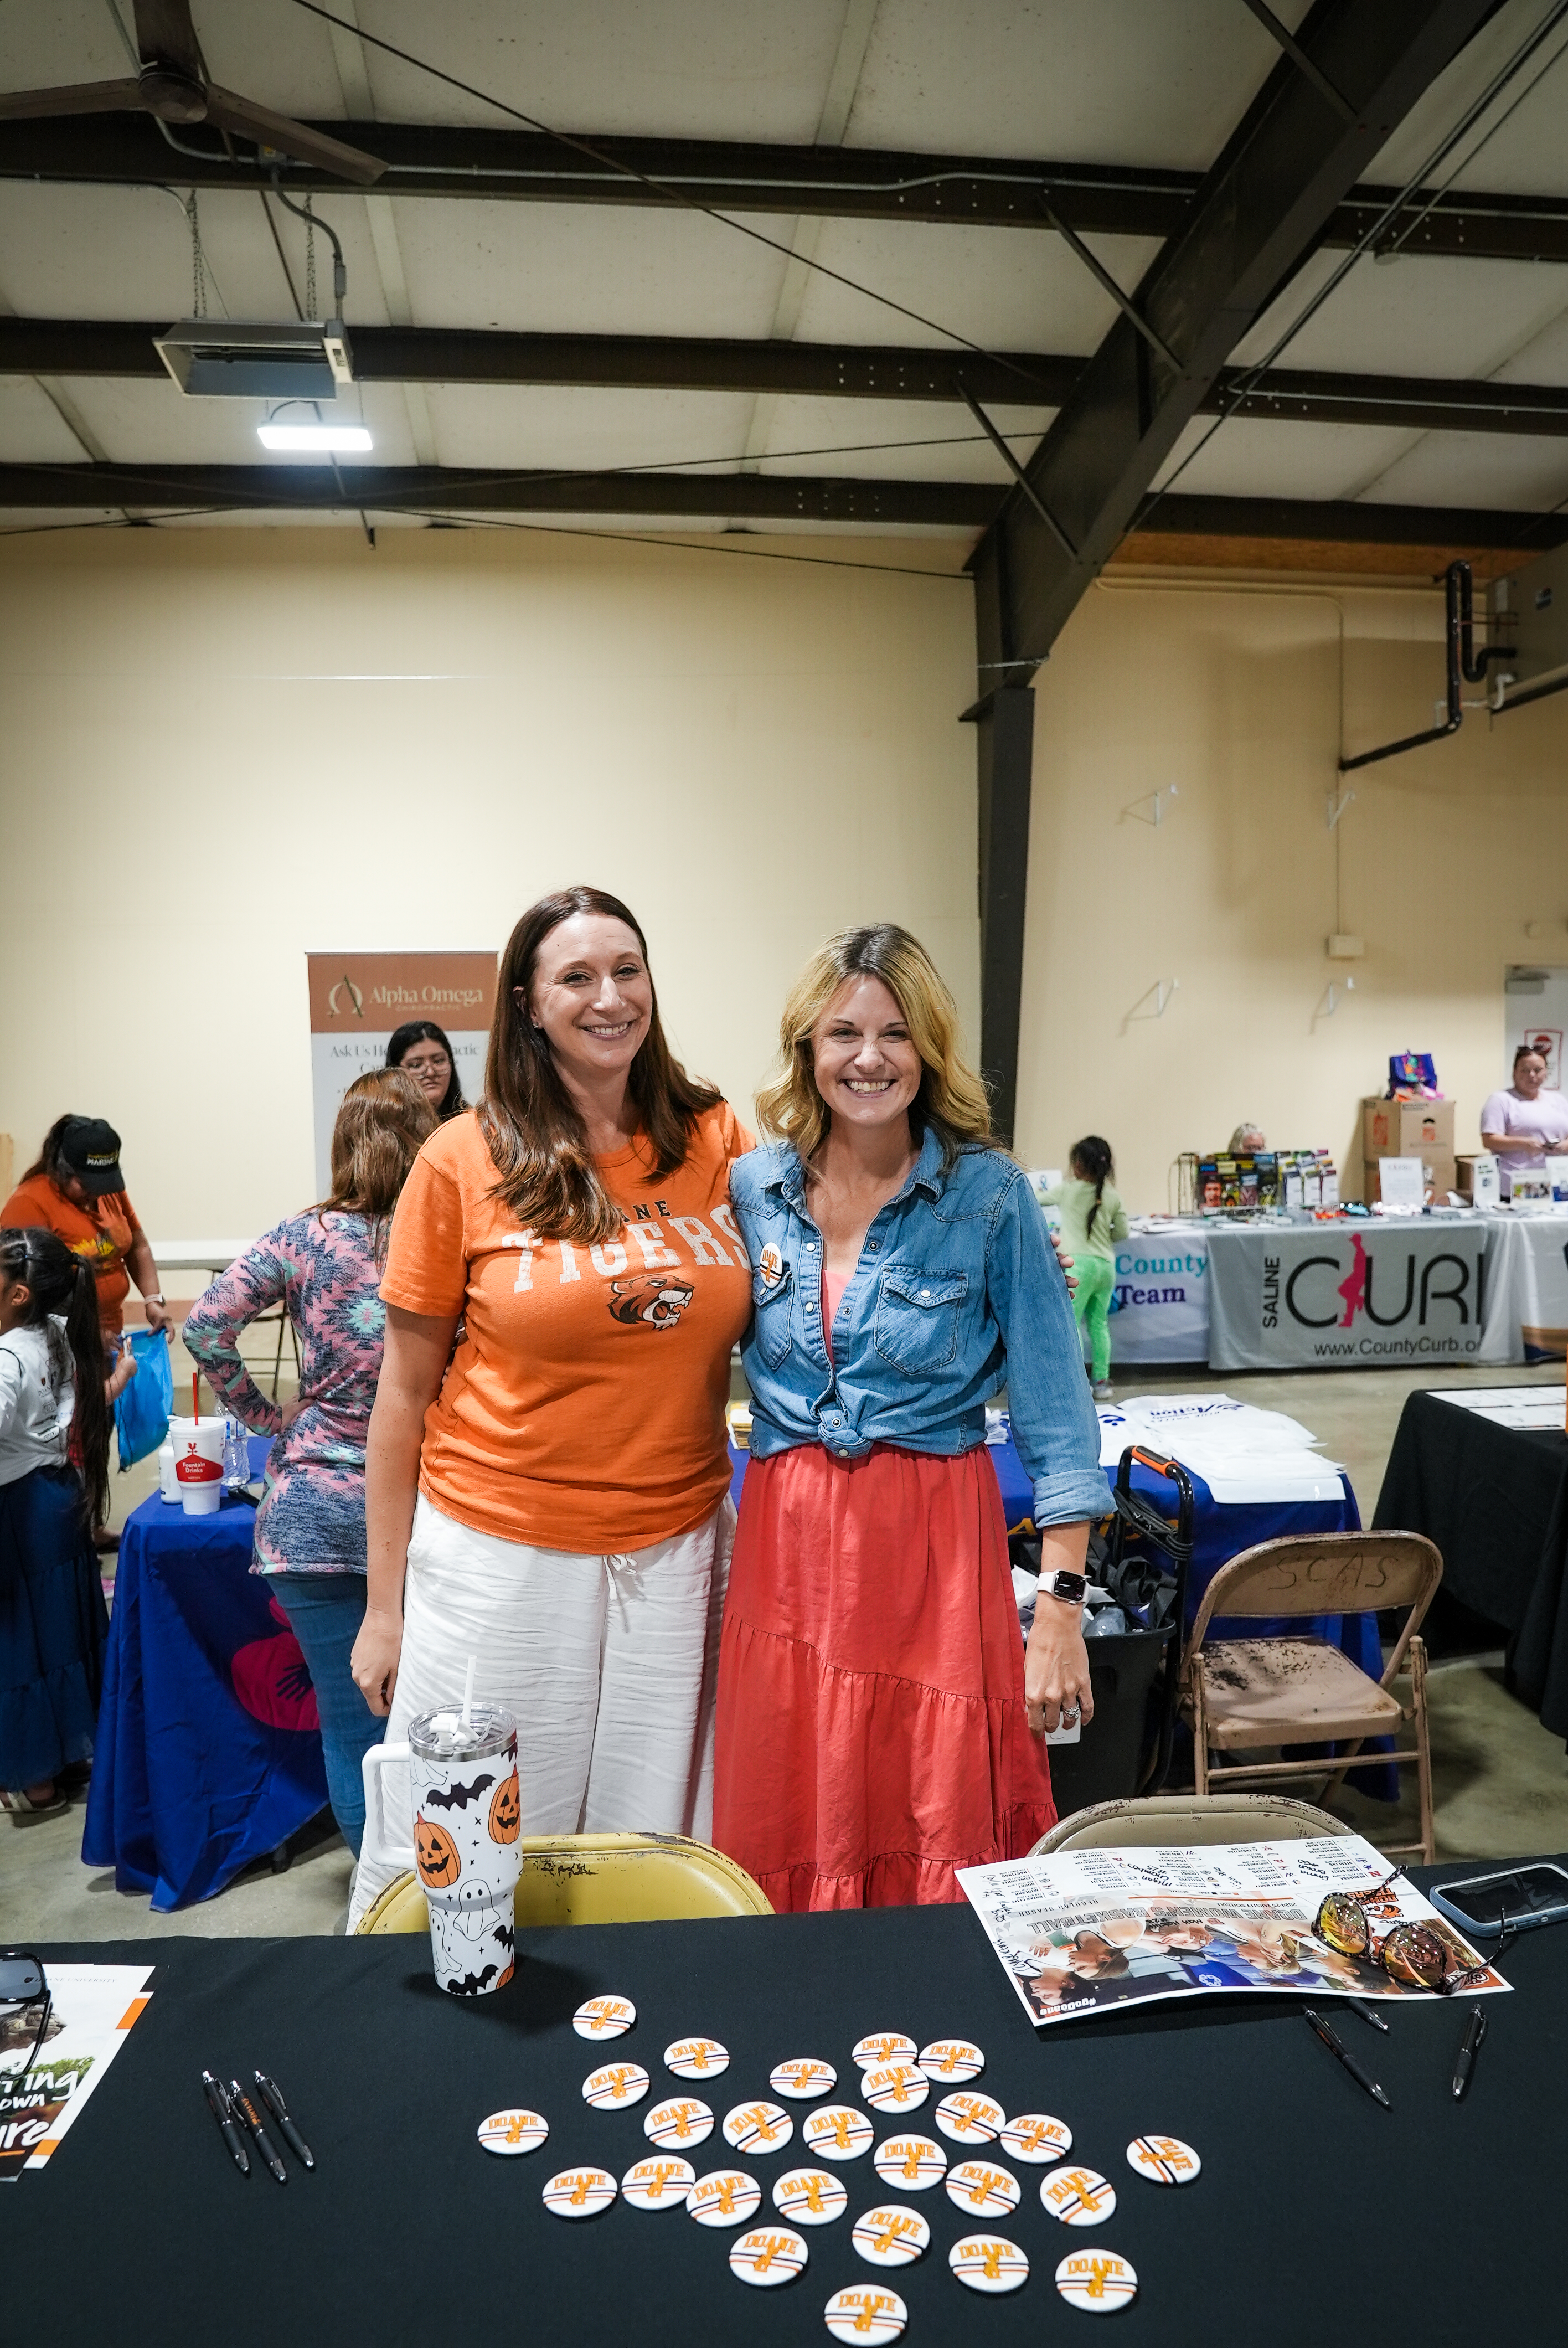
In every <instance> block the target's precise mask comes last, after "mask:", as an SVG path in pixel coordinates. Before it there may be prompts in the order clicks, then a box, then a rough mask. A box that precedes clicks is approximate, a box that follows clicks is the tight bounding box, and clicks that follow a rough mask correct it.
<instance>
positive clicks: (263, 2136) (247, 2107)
mask: <svg viewBox="0 0 1568 2348" xmlns="http://www.w3.org/2000/svg"><path fill="white" fill-rule="evenodd" d="M229 2099H230V2101H231V2103H232V2105H233V2106H234V2108H235V2110H236V2111H237V2112H238V2113H239V2114H240V2116H241V2119H242V2120H243V2121H244V2123H245V2125H246V2127H248V2128H249V2129H250V2131H251V2135H252V2136H253V2137H255V2139H256V2149H257V2151H258V2152H259V2153H260V2154H261V2157H262V2159H263V2160H264V2161H265V2162H266V2164H267V2166H268V2168H270V2169H271V2170H272V2174H273V2176H274V2177H275V2178H277V2180H278V2182H279V2184H280V2185H286V2184H287V2183H288V2181H289V2172H288V2170H287V2169H286V2168H284V2167H283V2164H282V2160H281V2159H280V2157H279V2155H278V2147H277V2146H276V2145H275V2144H274V2143H273V2142H272V2137H270V2136H269V2135H268V2134H267V2131H266V2129H265V2128H264V2127H262V2126H261V2113H260V2112H259V2111H258V2110H257V2109H256V2106H255V2105H254V2103H253V2102H252V2101H251V2097H250V2096H248V2095H247V2094H246V2093H245V2090H244V2088H243V2087H242V2086H241V2085H240V2082H239V2080H238V2079H231V2080H230V2082H229Z"/></svg>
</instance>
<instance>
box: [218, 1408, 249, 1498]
mask: <svg viewBox="0 0 1568 2348" xmlns="http://www.w3.org/2000/svg"><path fill="white" fill-rule="evenodd" d="M224 1430H225V1431H224V1436H223V1481H224V1483H225V1484H226V1485H227V1486H228V1488H229V1489H230V1490H231V1491H233V1490H235V1489H236V1488H237V1487H238V1486H240V1485H241V1484H248V1483H249V1482H250V1480H251V1447H250V1444H249V1442H248V1441H247V1439H246V1435H245V1429H244V1427H243V1426H242V1425H241V1422H240V1420H239V1419H237V1418H230V1419H227V1420H225V1422H224Z"/></svg>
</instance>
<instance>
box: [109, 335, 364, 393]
mask: <svg viewBox="0 0 1568 2348" xmlns="http://www.w3.org/2000/svg"><path fill="white" fill-rule="evenodd" d="M152 340H153V348H154V349H155V350H156V351H157V353H158V355H159V358H160V359H161V360H162V361H163V364H164V366H166V367H167V368H168V369H169V374H170V375H171V376H173V378H174V380H175V382H176V383H177V384H178V385H179V388H180V390H181V391H182V392H184V394H185V395H186V396H187V398H188V399H335V398H336V396H337V391H338V386H339V385H340V384H349V383H352V382H353V381H354V353H353V350H352V349H351V347H350V345H349V339H348V328H347V327H346V326H345V325H344V324H343V320H342V319H341V318H328V319H325V320H323V321H319V322H316V323H314V324H313V323H311V322H308V321H302V322H301V323H298V324H290V325H280V326H260V325H236V324H234V323H233V322H232V320H231V319H227V318H184V319H182V320H181V321H180V323H179V324H178V325H176V326H170V327H169V331H168V333H167V334H163V335H154V336H153V338H152Z"/></svg>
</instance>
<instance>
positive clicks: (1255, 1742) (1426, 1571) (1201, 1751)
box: [1181, 1532, 1443, 1865]
mask: <svg viewBox="0 0 1568 2348" xmlns="http://www.w3.org/2000/svg"><path fill="white" fill-rule="evenodd" d="M1442 1578H1443V1561H1442V1559H1441V1557H1440V1555H1439V1553H1438V1551H1437V1550H1436V1549H1435V1548H1434V1547H1433V1545H1432V1543H1431V1542H1430V1540H1425V1539H1424V1538H1423V1536H1422V1535H1421V1534H1419V1533H1395V1532H1389V1533H1378V1532H1372V1533H1305V1534H1298V1535H1295V1536H1293V1537H1291V1538H1289V1539H1286V1540H1271V1541H1260V1542H1259V1543H1258V1544H1257V1546H1256V1547H1255V1549H1247V1550H1243V1551H1242V1553H1241V1555H1240V1556H1239V1557H1233V1558H1232V1560H1231V1561H1230V1563H1229V1564H1228V1565H1225V1566H1222V1567H1221V1568H1220V1570H1219V1571H1218V1573H1216V1574H1215V1576H1214V1580H1213V1581H1211V1582H1210V1584H1209V1586H1208V1588H1207V1589H1206V1590H1205V1591H1204V1597H1203V1603H1202V1604H1201V1605H1200V1607H1199V1608H1198V1616H1197V1621H1196V1622H1194V1625H1193V1635H1192V1639H1191V1642H1190V1643H1189V1645H1188V1647H1187V1651H1186V1653H1185V1655H1184V1658H1183V1661H1182V1694H1181V1710H1182V1717H1183V1718H1184V1720H1185V1721H1186V1723H1187V1725H1188V1726H1189V1727H1190V1728H1191V1730H1192V1732H1193V1763H1194V1779H1195V1783H1196V1787H1197V1791H1198V1793H1199V1794H1200V1795H1206V1794H1207V1793H1208V1791H1209V1783H1210V1773H1211V1772H1210V1756H1211V1755H1214V1754H1225V1753H1233V1752H1236V1751H1238V1750H1244V1749H1245V1750H1246V1751H1254V1750H1255V1749H1256V1748H1258V1747H1259V1746H1265V1747H1273V1746H1285V1745H1321V1744H1329V1743H1333V1744H1337V1745H1341V1746H1343V1745H1347V1744H1348V1746H1349V1748H1350V1750H1349V1753H1348V1754H1343V1753H1341V1754H1339V1755H1337V1756H1335V1758H1334V1759H1333V1760H1332V1761H1331V1762H1328V1761H1323V1760H1296V1761H1284V1760H1281V1761H1242V1762H1237V1763H1235V1765H1233V1766H1226V1767H1225V1769H1224V1772H1223V1782H1224V1784H1225V1787H1227V1788H1229V1787H1235V1786H1237V1785H1239V1784H1240V1783H1241V1782H1243V1781H1244V1780H1245V1781H1256V1780H1257V1779H1260V1778H1276V1779H1277V1778H1281V1777H1321V1776H1324V1775H1325V1774H1327V1776H1329V1778H1330V1779H1331V1781H1332V1782H1333V1783H1335V1784H1337V1783H1338V1782H1339V1780H1340V1779H1341V1778H1342V1777H1343V1776H1345V1774H1346V1772H1347V1771H1348V1770H1349V1769H1369V1768H1380V1767H1382V1766H1385V1764H1386V1763H1388V1762H1390V1761H1392V1762H1394V1763H1396V1764H1401V1763H1404V1762H1409V1761H1413V1762H1414V1763H1415V1765H1416V1776H1417V1779H1418V1782H1419V1788H1420V1818H1421V1838H1420V1841H1419V1843H1401V1844H1399V1845H1395V1846H1392V1848H1394V1849H1399V1850H1417V1849H1419V1852H1420V1854H1421V1857H1422V1858H1423V1859H1425V1860H1426V1861H1427V1862H1428V1864H1429V1865H1430V1862H1431V1859H1432V1857H1433V1849H1432V1761H1431V1748H1430V1743H1429V1740H1428V1732H1427V1650H1426V1643H1425V1642H1424V1641H1423V1640H1422V1639H1421V1638H1420V1637H1419V1630H1420V1626H1421V1622H1422V1620H1423V1618H1424V1617H1425V1614H1426V1612H1427V1609H1428V1607H1429V1606H1430V1604H1431V1602H1432V1598H1433V1595H1434V1593H1435V1592H1436V1590H1437V1587H1438V1584H1439V1582H1440V1581H1441V1580H1442ZM1399 1608H1405V1609H1408V1610H1409V1611H1408V1612H1407V1613H1406V1617H1405V1622H1404V1624H1403V1627H1402V1628H1401V1630H1400V1632H1399V1638H1398V1640H1397V1641H1396V1642H1395V1645H1394V1650H1393V1653H1392V1654H1391V1655H1390V1656H1389V1661H1388V1663H1387V1664H1386V1665H1385V1667H1384V1671H1383V1676H1382V1678H1381V1679H1380V1680H1375V1679H1373V1678H1372V1677H1371V1676H1370V1675H1369V1674H1368V1673H1366V1672H1364V1671H1362V1670H1360V1669H1359V1667H1358V1665H1357V1664H1355V1663H1352V1662H1351V1661H1350V1659H1349V1657H1348V1655H1345V1654H1342V1653H1340V1651H1339V1649H1338V1648H1337V1647H1331V1646H1330V1645H1329V1644H1328V1643H1327V1640H1324V1639H1319V1638H1301V1639H1292V1638H1270V1639H1218V1640H1216V1641H1215V1642H1214V1644H1213V1645H1212V1646H1209V1645H1205V1643H1204V1641H1205V1636H1206V1633H1207V1631H1208V1627H1209V1624H1210V1622H1211V1621H1212V1620H1213V1618H1214V1616H1215V1615H1216V1614H1219V1615H1233V1616H1234V1615H1293V1614H1370V1613H1380V1612H1384V1611H1385V1610H1388V1611H1390V1612H1391V1611H1394V1610H1397V1609H1399ZM1407 1659H1408V1661H1409V1672H1410V1695H1411V1701H1410V1705H1409V1710H1408V1711H1407V1710H1406V1708H1405V1706H1404V1705H1402V1704H1400V1702H1399V1698H1398V1697H1397V1696H1396V1695H1394V1694H1392V1693H1391V1691H1392V1687H1393V1683H1394V1681H1395V1679H1396V1677H1397V1676H1398V1674H1399V1671H1400V1670H1401V1668H1402V1667H1403V1666H1404V1664H1405V1663H1406V1661H1407ZM1407 1720H1408V1721H1410V1722H1411V1723H1412V1724H1413V1726H1414V1731H1415V1742H1414V1745H1413V1746H1411V1747H1409V1748H1407V1749H1396V1750H1395V1751H1393V1752H1391V1753H1387V1754H1384V1753H1376V1754H1369V1755H1368V1756H1367V1757H1366V1758H1365V1759H1364V1760H1357V1759H1356V1757H1355V1756H1356V1755H1358V1753H1359V1752H1360V1750H1361V1746H1362V1745H1363V1743H1364V1742H1365V1741H1366V1739H1367V1738H1368V1736H1388V1737H1390V1738H1391V1737H1393V1736H1394V1735H1396V1734H1397V1733H1398V1731H1399V1727H1400V1725H1402V1723H1404V1722H1405V1721H1407Z"/></svg>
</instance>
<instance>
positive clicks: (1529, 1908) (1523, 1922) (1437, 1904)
mask: <svg viewBox="0 0 1568 2348" xmlns="http://www.w3.org/2000/svg"><path fill="white" fill-rule="evenodd" d="M1427 1897H1428V1899H1429V1900H1430V1901H1431V1903H1432V1906H1433V1907H1434V1908H1435V1909H1436V1910H1438V1912H1439V1914H1440V1915H1442V1916H1446V1917H1447V1918H1448V1920H1449V1921H1450V1924H1457V1925H1458V1926H1459V1928H1460V1931H1461V1932H1465V1933H1469V1934H1471V1936H1473V1937H1479V1938H1481V1939H1482V1940H1484V1939H1486V1938H1487V1937H1488V1936H1489V1935H1490V1934H1492V1933H1497V1932H1501V1930H1502V1928H1503V1926H1504V1924H1505V1923H1506V1924H1512V1926H1513V1927H1514V1929H1515V1931H1521V1932H1522V1931H1525V1929H1526V1928H1527V1927H1528V1926H1529V1925H1532V1924H1560V1923H1562V1922H1563V1921H1564V1920H1568V1874H1565V1873H1564V1872H1563V1869H1562V1868H1560V1867H1554V1866H1553V1865H1552V1864H1551V1863H1550V1861H1548V1860H1544V1859H1542V1860H1535V1861H1532V1863H1531V1864H1529V1865H1528V1866H1522V1867H1512V1868H1508V1869H1504V1870H1503V1871H1502V1872H1501V1873H1500V1874H1496V1875H1472V1876H1471V1877H1469V1878H1467V1879H1466V1880H1465V1881H1463V1882H1459V1883H1440V1884H1434V1885H1433V1886H1432V1888H1431V1890H1430V1891H1429V1892H1428V1894H1427Z"/></svg>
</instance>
